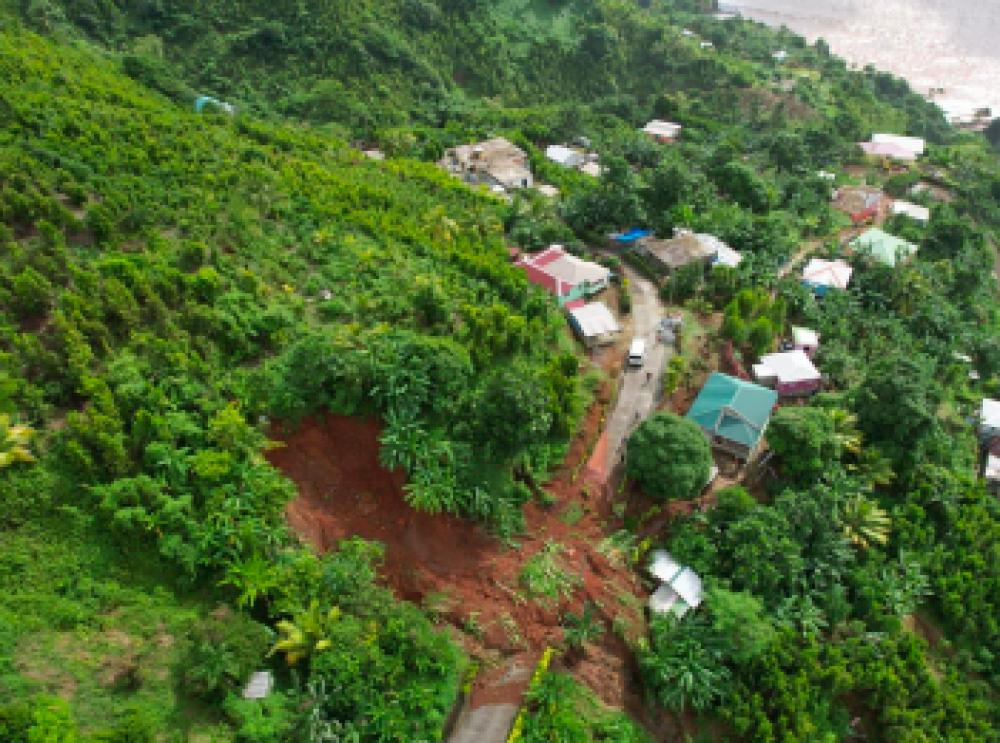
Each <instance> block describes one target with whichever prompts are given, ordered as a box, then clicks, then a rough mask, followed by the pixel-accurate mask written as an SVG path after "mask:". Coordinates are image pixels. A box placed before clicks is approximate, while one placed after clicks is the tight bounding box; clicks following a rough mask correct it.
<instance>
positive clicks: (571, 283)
mask: <svg viewBox="0 0 1000 743" xmlns="http://www.w3.org/2000/svg"><path fill="white" fill-rule="evenodd" d="M514 265H515V266H520V267H521V268H523V269H524V270H525V271H526V272H527V274H528V281H530V282H531V283H532V284H535V285H537V286H540V287H542V288H543V289H545V290H546V291H549V292H551V293H552V294H554V295H555V296H556V298H557V299H558V300H559V304H562V305H565V304H566V303H567V302H571V301H573V300H574V299H581V298H583V297H586V296H589V295H591V294H596V293H597V292H599V291H601V290H603V289H606V288H607V286H608V282H609V281H610V279H611V271H610V270H608V269H607V268H605V267H604V266H602V265H600V264H598V263H593V262H591V261H585V260H583V259H582V258H577V257H576V256H575V255H572V254H570V253H567V252H566V251H565V250H564V249H563V247H562V246H561V245H552V246H550V247H548V248H547V249H545V250H543V251H542V252H541V253H536V254H534V255H524V256H522V257H521V259H520V260H519V261H517V263H515V264H514Z"/></svg>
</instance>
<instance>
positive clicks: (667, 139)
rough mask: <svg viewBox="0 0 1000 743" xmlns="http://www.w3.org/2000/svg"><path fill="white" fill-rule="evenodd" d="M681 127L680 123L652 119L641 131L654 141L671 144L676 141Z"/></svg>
mask: <svg viewBox="0 0 1000 743" xmlns="http://www.w3.org/2000/svg"><path fill="white" fill-rule="evenodd" d="M682 128H683V127H681V125H680V124H674V123H671V122H669V121H663V120H661V119H653V120H652V121H650V122H649V123H648V124H646V126H644V127H643V128H642V131H643V132H644V133H645V134H647V135H648V136H649V138H650V139H652V140H653V141H654V142H659V143H660V144H672V143H673V142H675V141H677V136H678V135H679V134H680V132H681V129H682Z"/></svg>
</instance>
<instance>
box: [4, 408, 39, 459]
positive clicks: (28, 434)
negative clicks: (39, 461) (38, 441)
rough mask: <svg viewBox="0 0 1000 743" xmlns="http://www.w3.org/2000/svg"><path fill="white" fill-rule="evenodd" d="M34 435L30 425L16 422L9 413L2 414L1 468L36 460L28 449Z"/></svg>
mask: <svg viewBox="0 0 1000 743" xmlns="http://www.w3.org/2000/svg"><path fill="white" fill-rule="evenodd" d="M34 435H35V429H33V428H31V427H30V426H22V425H17V424H14V423H12V422H11V419H10V416H9V415H6V414H4V415H0V469H3V468H4V467H9V466H10V465H12V464H14V463H15V462H34V461H35V455H34V454H32V453H31V452H30V451H29V450H28V443H29V442H30V441H31V438H32V437H33V436H34Z"/></svg>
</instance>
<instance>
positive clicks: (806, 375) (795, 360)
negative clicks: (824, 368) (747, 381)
mask: <svg viewBox="0 0 1000 743" xmlns="http://www.w3.org/2000/svg"><path fill="white" fill-rule="evenodd" d="M753 373H754V377H755V378H756V380H757V383H758V384H761V385H763V386H765V387H773V388H774V389H775V391H777V393H778V394H779V395H788V396H792V395H808V394H811V393H813V392H816V391H817V390H818V389H819V387H820V384H821V383H822V381H823V375H822V374H820V373H819V369H817V368H816V367H815V366H814V365H813V362H812V359H810V358H809V356H808V355H807V354H806V352H805V351H802V350H799V349H796V350H794V351H781V352H780V353H769V354H765V355H764V356H761V357H760V363H759V364H754V367H753Z"/></svg>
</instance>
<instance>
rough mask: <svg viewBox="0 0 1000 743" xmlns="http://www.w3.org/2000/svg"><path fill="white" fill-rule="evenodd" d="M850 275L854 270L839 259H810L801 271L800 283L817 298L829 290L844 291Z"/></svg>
mask: <svg viewBox="0 0 1000 743" xmlns="http://www.w3.org/2000/svg"><path fill="white" fill-rule="evenodd" d="M852 273H854V269H853V268H851V267H850V266H849V265H848V264H847V263H845V262H844V261H842V260H840V259H837V260H835V261H828V260H825V259H823V258H811V259H810V260H809V263H807V264H806V267H805V268H804V269H802V283H803V285H804V286H806V287H808V288H809V289H812V290H813V291H814V292H815V293H816V294H817V295H818V296H823V295H824V294H826V293H827V292H828V291H829V290H830V289H846V288H847V285H848V284H849V283H850V281H851V274H852Z"/></svg>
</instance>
